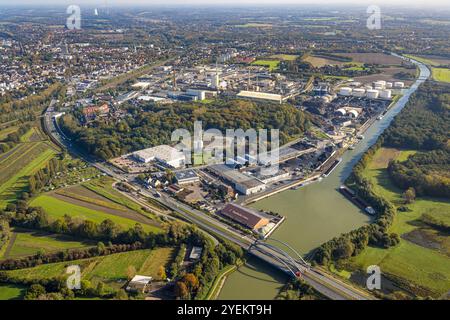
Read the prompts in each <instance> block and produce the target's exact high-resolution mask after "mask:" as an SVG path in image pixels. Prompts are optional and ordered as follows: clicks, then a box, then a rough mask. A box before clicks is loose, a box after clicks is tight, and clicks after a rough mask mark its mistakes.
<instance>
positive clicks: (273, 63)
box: [252, 60, 280, 71]
mask: <svg viewBox="0 0 450 320" xmlns="http://www.w3.org/2000/svg"><path fill="white" fill-rule="evenodd" d="M252 65H255V66H263V67H268V68H269V70H270V71H274V70H276V69H278V67H279V65H280V60H256V61H254V62H253V63H252Z"/></svg>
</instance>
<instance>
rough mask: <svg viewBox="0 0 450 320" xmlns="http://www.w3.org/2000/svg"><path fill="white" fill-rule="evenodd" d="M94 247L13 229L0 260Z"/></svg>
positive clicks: (93, 244)
mask: <svg viewBox="0 0 450 320" xmlns="http://www.w3.org/2000/svg"><path fill="white" fill-rule="evenodd" d="M95 245H96V243H95V242H91V241H78V240H76V239H74V238H72V237H69V236H64V235H55V234H49V233H46V232H41V231H32V230H26V229H20V228H15V229H14V230H13V233H12V235H11V239H10V241H9V244H8V246H7V248H6V251H5V253H4V255H3V257H0V259H15V258H19V257H23V256H29V255H34V254H36V253H38V252H42V251H44V252H54V251H61V250H65V249H74V248H86V247H90V246H95Z"/></svg>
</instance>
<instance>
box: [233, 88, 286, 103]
mask: <svg viewBox="0 0 450 320" xmlns="http://www.w3.org/2000/svg"><path fill="white" fill-rule="evenodd" d="M237 97H238V98H245V99H252V100H264V101H272V102H277V103H280V104H281V103H282V102H283V96H282V95H280V94H274V93H266V92H257V91H241V92H239V93H238V94H237Z"/></svg>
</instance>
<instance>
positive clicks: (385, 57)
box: [341, 53, 403, 65]
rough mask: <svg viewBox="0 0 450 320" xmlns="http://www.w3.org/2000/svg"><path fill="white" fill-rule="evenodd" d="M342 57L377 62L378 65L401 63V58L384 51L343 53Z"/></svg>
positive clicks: (357, 60) (371, 62) (355, 60)
mask: <svg viewBox="0 0 450 320" xmlns="http://www.w3.org/2000/svg"><path fill="white" fill-rule="evenodd" d="M341 55H342V56H344V57H349V58H352V60H353V61H354V62H360V63H368V64H379V65H401V64H402V62H403V60H402V59H401V58H398V57H394V56H391V55H389V54H385V53H343V54H341Z"/></svg>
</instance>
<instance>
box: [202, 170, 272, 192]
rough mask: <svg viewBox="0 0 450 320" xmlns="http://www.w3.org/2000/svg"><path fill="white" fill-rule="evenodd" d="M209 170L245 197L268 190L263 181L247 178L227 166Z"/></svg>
mask: <svg viewBox="0 0 450 320" xmlns="http://www.w3.org/2000/svg"><path fill="white" fill-rule="evenodd" d="M209 170H210V171H211V172H213V173H214V174H215V175H216V176H218V177H220V178H222V180H224V181H225V182H227V183H229V184H231V185H233V186H234V189H235V190H236V191H238V192H239V193H241V194H243V195H250V194H255V193H258V192H261V191H264V190H265V189H266V184H265V183H264V182H262V181H261V180H259V179H257V178H255V177H252V176H247V175H245V174H243V173H242V172H240V171H238V170H235V169H233V168H231V167H230V166H227V165H225V164H217V165H213V166H210V167H209Z"/></svg>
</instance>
